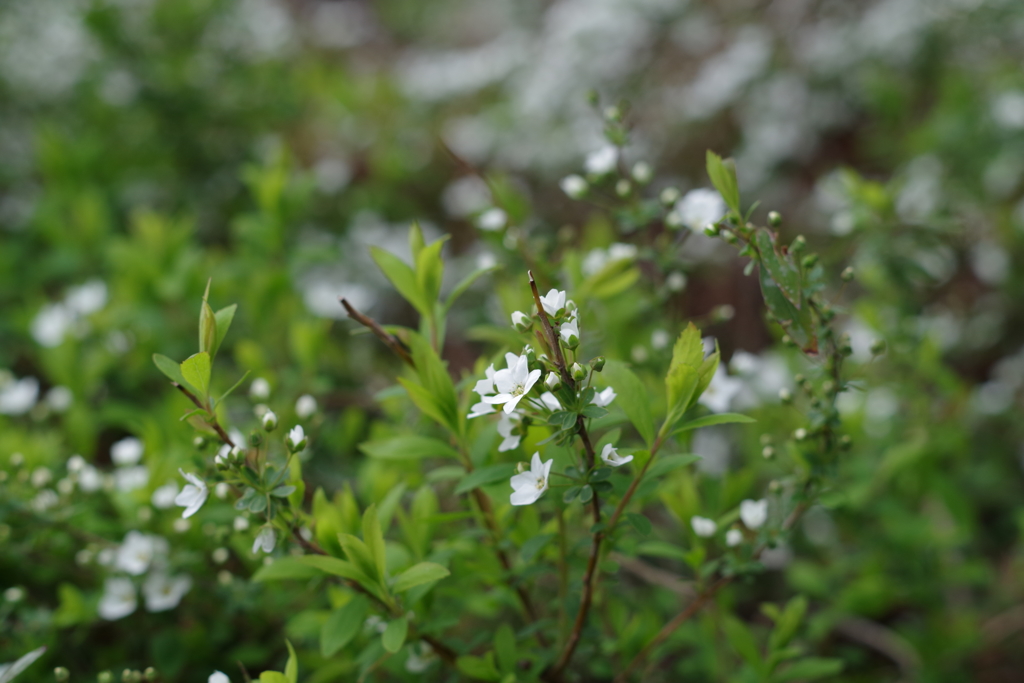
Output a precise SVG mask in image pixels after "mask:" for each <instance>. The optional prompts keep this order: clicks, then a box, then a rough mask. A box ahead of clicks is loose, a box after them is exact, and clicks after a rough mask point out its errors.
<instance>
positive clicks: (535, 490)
mask: <svg viewBox="0 0 1024 683" xmlns="http://www.w3.org/2000/svg"><path fill="white" fill-rule="evenodd" d="M554 462H555V461H554V460H553V459H552V460H548V461H547V462H541V460H540V453H534V454H533V460H532V461H531V462H530V471H529V472H522V473H520V474H516V475H514V476H513V477H512V480H511V481H510V482H509V483H510V484H511V485H512V488H513V489H515V491H514V492H513V493H512V495H511V496H510V497H509V502H511V503H512V505H530V504H531V503H536V502H537V500H538V499H540V497H541V496H542V495H544V492H545V491H547V490H548V475H549V474H550V472H551V465H553V464H554Z"/></svg>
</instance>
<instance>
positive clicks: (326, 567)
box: [267, 555, 371, 585]
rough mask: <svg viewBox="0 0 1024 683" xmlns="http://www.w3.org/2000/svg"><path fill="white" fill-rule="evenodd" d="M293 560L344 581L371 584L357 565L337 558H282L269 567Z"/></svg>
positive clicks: (323, 556) (302, 556) (308, 556)
mask: <svg viewBox="0 0 1024 683" xmlns="http://www.w3.org/2000/svg"><path fill="white" fill-rule="evenodd" d="M292 559H294V560H295V561H296V562H299V563H301V564H304V565H306V566H307V567H313V568H314V569H318V570H320V571H321V572H323V573H325V574H332V575H334V576H340V577H341V578H343V579H350V580H352V581H357V582H358V583H361V584H364V585H365V584H368V583H370V582H371V579H370V577H369V576H368V575H367V574H366V573H365V572H363V571H362V570H361V569H360V568H359V567H357V566H356V565H354V564H352V563H351V562H346V561H345V560H340V559H338V558H337V557H329V556H327V555H300V556H299V557H296V558H281V559H279V560H277V561H276V562H274V564H271V565H267V566H269V567H273V566H274V565H276V564H279V563H281V562H284V561H285V560H289V561H290V560H292Z"/></svg>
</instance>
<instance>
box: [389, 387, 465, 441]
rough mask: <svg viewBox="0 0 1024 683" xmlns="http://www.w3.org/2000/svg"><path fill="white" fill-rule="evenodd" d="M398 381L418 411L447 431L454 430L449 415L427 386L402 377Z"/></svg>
mask: <svg viewBox="0 0 1024 683" xmlns="http://www.w3.org/2000/svg"><path fill="white" fill-rule="evenodd" d="M398 382H399V383H400V384H401V385H402V386H403V387H405V390H406V392H408V394H409V398H411V399H412V402H413V403H414V404H415V405H416V407H417V408H419V409H420V412H422V413H423V414H424V415H426V416H427V417H429V418H430V419H432V420H433V421H434V422H436V423H438V424H439V425H441V426H442V427H444V428H446V429H448V430H449V431H455V430H454V429H453V426H452V424H451V415H449V414H447V412H446V411H445V409H444V407H443V406H442V405H441V404H440V403H439V402H438V401H437V398H436V397H435V396H434V394H432V393H430V391H429V390H428V389H427V388H425V387H423V386H421V385H419V384H417V383H416V382H413V381H411V380H407V379H406V378H404V377H399V378H398Z"/></svg>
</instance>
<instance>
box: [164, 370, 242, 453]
mask: <svg viewBox="0 0 1024 683" xmlns="http://www.w3.org/2000/svg"><path fill="white" fill-rule="evenodd" d="M171 386H173V387H174V388H175V389H177V390H178V391H180V392H181V393H183V394H185V396H187V397H188V399H189V400H190V401H192V403H195V404H196V407H197V408H199V409H200V410H205V411H206V412H207V413H209V414H210V415H211V416H212V417H213V420H212V421H211V422H209V425H210V426H211V427H213V431H215V432H217V436H219V437H220V440H221V441H223V442H224V443H226V444H227V445H228V446H231V448H234V447H235V442H234V441H232V440H231V437H230V436H228V434H227V432H225V431H224V428H223V427H221V426H220V424H219V423H218V422H217V416H216V415H214V413H213V411H211V410H210V409H209V408H207V407H206V406H204V405H203V404H202V402H200V400H199V399H198V398H196V397H195V396H194V395H193V394H192V392H191V391H189V390H188V389H186V388H185V387H183V386H181V385H180V384H178V383H177V382H171Z"/></svg>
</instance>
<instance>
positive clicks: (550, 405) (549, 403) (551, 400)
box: [540, 391, 562, 412]
mask: <svg viewBox="0 0 1024 683" xmlns="http://www.w3.org/2000/svg"><path fill="white" fill-rule="evenodd" d="M540 402H541V403H543V404H544V407H545V408H547V409H548V410H550V411H551V412H555V411H556V410H561V409H562V404H561V403H560V402H559V400H558V399H557V398H556V397H555V395H554V394H552V393H551V392H550V391H545V392H544V393H543V394H541V395H540Z"/></svg>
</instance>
